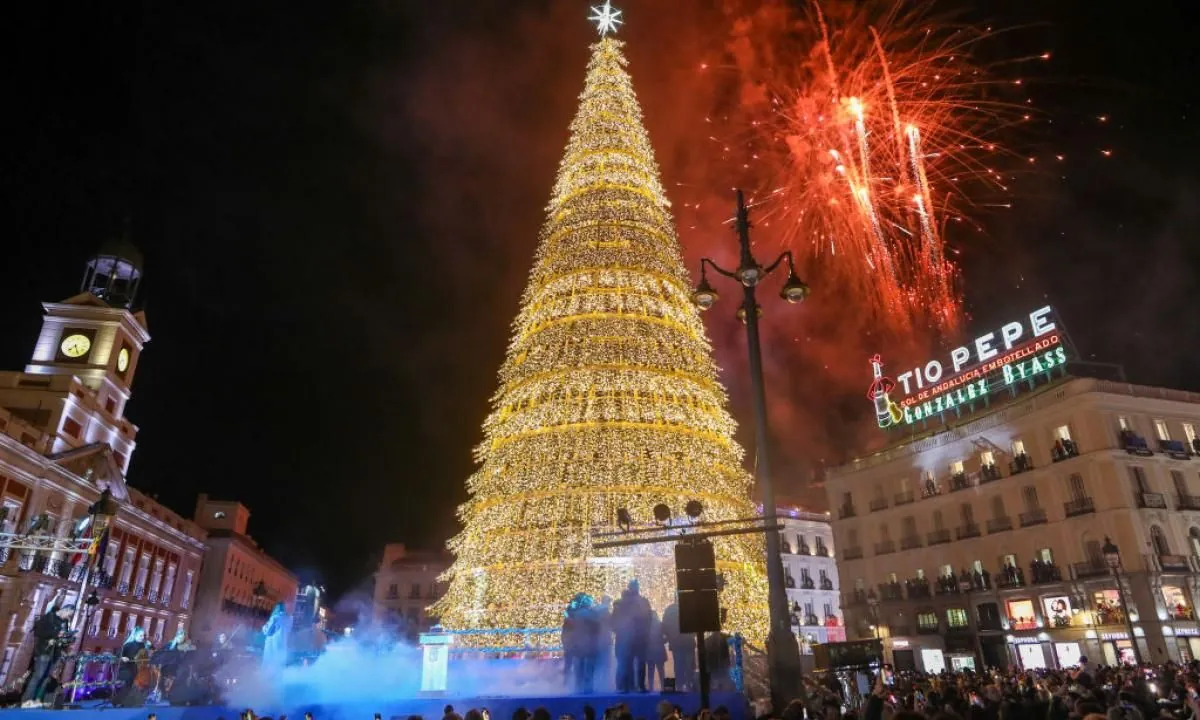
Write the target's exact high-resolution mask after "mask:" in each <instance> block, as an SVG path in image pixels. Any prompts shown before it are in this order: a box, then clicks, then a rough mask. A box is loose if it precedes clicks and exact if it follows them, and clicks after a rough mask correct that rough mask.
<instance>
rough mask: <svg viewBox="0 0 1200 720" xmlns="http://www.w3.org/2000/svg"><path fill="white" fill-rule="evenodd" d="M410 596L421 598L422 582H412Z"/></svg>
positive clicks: (409, 590)
mask: <svg viewBox="0 0 1200 720" xmlns="http://www.w3.org/2000/svg"><path fill="white" fill-rule="evenodd" d="M408 596H409V597H410V598H419V597H421V584H420V583H413V584H412V587H411V588H409V589H408Z"/></svg>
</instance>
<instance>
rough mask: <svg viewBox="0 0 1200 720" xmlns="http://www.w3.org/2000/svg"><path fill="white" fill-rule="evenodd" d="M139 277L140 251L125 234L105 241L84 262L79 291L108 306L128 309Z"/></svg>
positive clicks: (134, 296) (131, 303)
mask: <svg viewBox="0 0 1200 720" xmlns="http://www.w3.org/2000/svg"><path fill="white" fill-rule="evenodd" d="M141 280H142V253H141V252H140V251H138V249H137V248H136V247H134V246H133V243H131V242H130V241H129V238H128V236H127V235H126V236H122V237H121V238H119V239H114V240H109V241H106V242H105V243H104V244H103V245H101V246H100V250H99V251H98V252H97V253H96V254H95V255H94V256H92V258H91V259H90V260H88V262H87V269H86V270H85V271H84V273H83V283H82V284H81V285H80V288H79V289H80V290H81V291H83V292H90V293H91V294H93V295H95V296H96V297H98V298H100V299H101V300H103V301H104V302H106V303H108V304H109V305H110V306H112V307H123V308H130V307H132V306H133V302H134V299H135V298H136V296H137V289H138V284H139V283H140V282H141Z"/></svg>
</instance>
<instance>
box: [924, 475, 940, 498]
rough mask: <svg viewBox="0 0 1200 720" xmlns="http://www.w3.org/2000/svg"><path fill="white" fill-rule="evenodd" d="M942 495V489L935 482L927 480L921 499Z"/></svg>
mask: <svg viewBox="0 0 1200 720" xmlns="http://www.w3.org/2000/svg"><path fill="white" fill-rule="evenodd" d="M941 494H942V489H941V488H940V487H938V484H937V483H936V482H934V481H933V480H926V481H925V485H924V487H922V488H921V499H922V500H924V499H925V498H931V497H936V496H938V495H941Z"/></svg>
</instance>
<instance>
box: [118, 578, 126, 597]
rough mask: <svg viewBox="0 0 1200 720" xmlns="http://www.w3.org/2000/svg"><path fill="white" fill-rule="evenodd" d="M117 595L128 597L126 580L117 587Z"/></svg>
mask: <svg viewBox="0 0 1200 720" xmlns="http://www.w3.org/2000/svg"><path fill="white" fill-rule="evenodd" d="M117 594H118V595H128V594H129V581H128V580H126V581H124V582H122V583H121V584H119V585H117Z"/></svg>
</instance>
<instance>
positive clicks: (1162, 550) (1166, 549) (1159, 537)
mask: <svg viewBox="0 0 1200 720" xmlns="http://www.w3.org/2000/svg"><path fill="white" fill-rule="evenodd" d="M1150 542H1151V543H1153V544H1154V552H1155V553H1157V554H1158V555H1159V557H1161V556H1163V555H1170V554H1171V546H1170V545H1168V544H1167V536H1166V534H1165V533H1164V532H1163V531H1162V528H1160V527H1159V526H1157V525H1151V526H1150Z"/></svg>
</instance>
